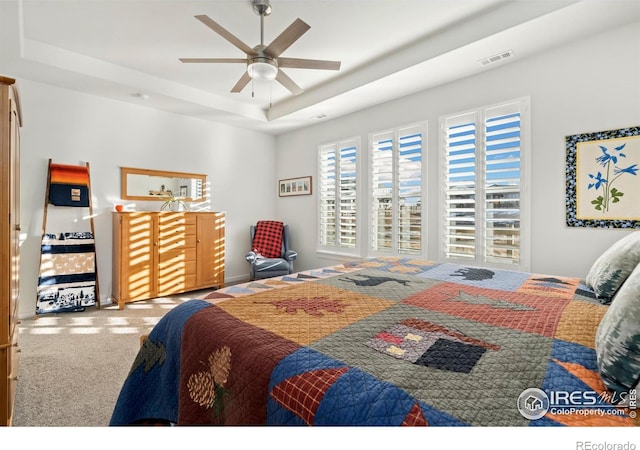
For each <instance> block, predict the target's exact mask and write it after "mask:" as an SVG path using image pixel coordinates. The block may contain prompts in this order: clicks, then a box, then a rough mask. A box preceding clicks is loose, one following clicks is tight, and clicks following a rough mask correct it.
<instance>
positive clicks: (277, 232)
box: [245, 220, 298, 280]
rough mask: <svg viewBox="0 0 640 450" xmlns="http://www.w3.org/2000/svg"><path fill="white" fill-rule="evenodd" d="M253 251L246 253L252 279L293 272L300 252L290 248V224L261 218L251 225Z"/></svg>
mask: <svg viewBox="0 0 640 450" xmlns="http://www.w3.org/2000/svg"><path fill="white" fill-rule="evenodd" d="M249 231H250V235H251V251H250V252H248V253H247V254H246V255H245V259H246V260H247V262H248V263H249V264H250V272H249V276H250V278H251V280H258V279H263V278H271V277H278V276H282V275H288V274H290V273H293V261H294V260H295V259H296V257H297V256H298V253H297V252H295V251H294V250H291V249H290V248H289V226H288V225H284V224H283V223H282V222H277V221H271V220H261V221H258V223H257V224H256V225H251V226H250V227H249Z"/></svg>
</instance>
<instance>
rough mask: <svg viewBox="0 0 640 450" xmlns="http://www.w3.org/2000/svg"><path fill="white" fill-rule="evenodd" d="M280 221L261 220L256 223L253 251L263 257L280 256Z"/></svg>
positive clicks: (281, 227)
mask: <svg viewBox="0 0 640 450" xmlns="http://www.w3.org/2000/svg"><path fill="white" fill-rule="evenodd" d="M283 227H284V225H283V223H282V222H276V221H273V220H261V221H259V222H258V223H257V224H256V232H255V235H254V237H253V251H254V252H255V253H257V254H259V255H262V256H263V257H265V258H280V257H281V256H282V229H283Z"/></svg>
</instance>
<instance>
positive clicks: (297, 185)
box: [278, 177, 312, 197]
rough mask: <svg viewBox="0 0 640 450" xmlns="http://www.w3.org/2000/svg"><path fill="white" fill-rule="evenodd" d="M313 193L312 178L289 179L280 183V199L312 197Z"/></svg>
mask: <svg viewBox="0 0 640 450" xmlns="http://www.w3.org/2000/svg"><path fill="white" fill-rule="evenodd" d="M311 191H312V188H311V177H300V178H287V179H285V180H280V181H278V194H279V195H280V197H291V196H294V195H311Z"/></svg>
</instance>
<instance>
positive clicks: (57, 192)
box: [49, 164, 89, 207]
mask: <svg viewBox="0 0 640 450" xmlns="http://www.w3.org/2000/svg"><path fill="white" fill-rule="evenodd" d="M50 171H51V173H50V184H49V203H51V204H52V205H56V206H78V207H87V206H89V171H88V168H87V167H85V166H70V165H66V164H51V165H50Z"/></svg>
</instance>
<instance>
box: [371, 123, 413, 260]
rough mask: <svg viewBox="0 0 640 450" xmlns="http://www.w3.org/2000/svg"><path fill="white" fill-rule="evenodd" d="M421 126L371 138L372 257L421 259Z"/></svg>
mask: <svg viewBox="0 0 640 450" xmlns="http://www.w3.org/2000/svg"><path fill="white" fill-rule="evenodd" d="M423 130H424V125H414V126H410V127H404V128H400V129H397V130H393V131H386V132H381V133H375V134H373V135H372V136H371V193H372V204H371V218H372V220H371V224H372V226H371V246H372V249H373V251H374V252H375V253H390V254H407V255H420V254H422V253H423V244H422V225H423V221H422V196H423V189H422V184H423V179H422V170H423V167H422V153H423V139H424V131H423Z"/></svg>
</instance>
